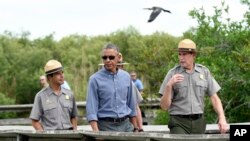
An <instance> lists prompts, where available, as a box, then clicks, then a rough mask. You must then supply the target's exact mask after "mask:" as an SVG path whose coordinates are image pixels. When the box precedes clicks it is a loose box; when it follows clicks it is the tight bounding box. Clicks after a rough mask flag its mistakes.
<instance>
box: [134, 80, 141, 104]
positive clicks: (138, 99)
mask: <svg viewBox="0 0 250 141" xmlns="http://www.w3.org/2000/svg"><path fill="white" fill-rule="evenodd" d="M132 87H133V90H132V91H133V94H135V95H136V102H137V104H139V103H141V102H142V101H143V97H142V95H141V93H140V92H139V90H138V89H137V87H136V86H135V84H134V83H133V84H132Z"/></svg>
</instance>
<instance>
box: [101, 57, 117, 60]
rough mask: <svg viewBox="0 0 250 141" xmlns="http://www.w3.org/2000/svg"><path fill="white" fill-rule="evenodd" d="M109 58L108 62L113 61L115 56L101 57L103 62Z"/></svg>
mask: <svg viewBox="0 0 250 141" xmlns="http://www.w3.org/2000/svg"><path fill="white" fill-rule="evenodd" d="M108 58H109V60H114V59H115V56H102V59H103V60H107V59H108Z"/></svg>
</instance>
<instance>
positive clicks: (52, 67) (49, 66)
mask: <svg viewBox="0 0 250 141" xmlns="http://www.w3.org/2000/svg"><path fill="white" fill-rule="evenodd" d="M61 70H63V66H62V64H61V63H60V62H58V61H57V60H49V61H48V62H47V63H46V65H45V67H44V71H45V74H46V75H48V74H52V73H55V72H58V71H61Z"/></svg>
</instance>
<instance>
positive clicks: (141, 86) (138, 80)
mask: <svg viewBox="0 0 250 141" xmlns="http://www.w3.org/2000/svg"><path fill="white" fill-rule="evenodd" d="M130 76H131V78H132V80H133V82H134V84H135V86H136V87H137V89H138V90H139V92H140V93H141V94H142V92H143V84H142V82H141V80H140V79H138V78H137V75H136V72H135V71H132V72H130Z"/></svg>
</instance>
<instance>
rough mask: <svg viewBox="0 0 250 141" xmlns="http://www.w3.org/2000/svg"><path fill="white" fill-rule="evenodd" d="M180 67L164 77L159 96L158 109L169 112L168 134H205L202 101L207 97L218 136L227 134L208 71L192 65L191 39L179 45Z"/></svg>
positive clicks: (215, 87) (194, 52)
mask: <svg viewBox="0 0 250 141" xmlns="http://www.w3.org/2000/svg"><path fill="white" fill-rule="evenodd" d="M178 53H179V65H177V66H175V67H174V68H172V69H171V70H169V72H168V73H167V75H166V77H165V79H164V81H163V83H162V85H161V88H160V90H159V93H160V94H161V95H162V98H161V108H162V109H164V110H168V111H169V114H170V120H169V123H168V127H169V129H170V133H171V134H203V133H205V130H206V122H205V119H204V105H205V104H204V97H205V95H207V96H209V97H210V100H211V103H212V105H213V108H214V109H215V112H216V113H217V115H218V126H219V130H220V132H221V133H226V132H227V130H228V124H227V121H226V118H225V115H224V110H223V107H222V103H221V100H220V98H219V97H218V95H217V92H218V91H219V90H220V89H221V87H220V86H219V84H218V83H217V82H216V80H215V79H214V78H213V76H212V75H211V73H210V71H209V70H208V68H206V67H205V66H203V65H200V64H196V63H195V57H196V53H197V51H196V44H195V43H194V42H193V41H192V40H190V39H184V40H182V41H180V42H179V45H178Z"/></svg>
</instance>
